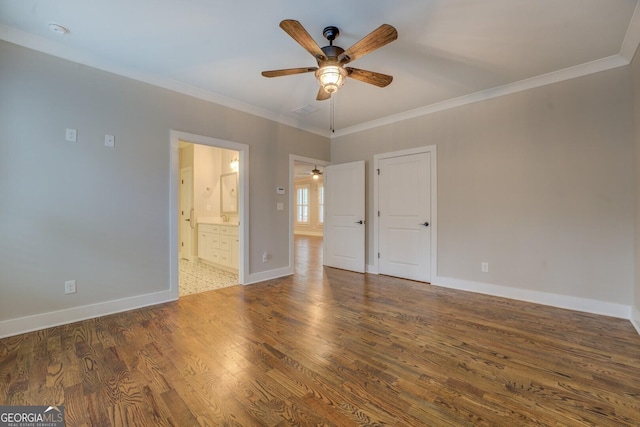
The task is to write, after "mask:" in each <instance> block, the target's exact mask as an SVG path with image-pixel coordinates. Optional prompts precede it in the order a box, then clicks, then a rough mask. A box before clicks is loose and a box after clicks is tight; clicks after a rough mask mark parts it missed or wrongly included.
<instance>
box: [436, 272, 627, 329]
mask: <svg viewBox="0 0 640 427" xmlns="http://www.w3.org/2000/svg"><path fill="white" fill-rule="evenodd" d="M432 284H433V285H435V286H442V287H445V288H452V289H459V290H462V291H469V292H477V293H480V294H486V295H492V296H497V297H503V298H510V299H515V300H520V301H527V302H533V303H536V304H542V305H548V306H551V307H558V308H566V309H569V310H576V311H583V312H586V313H593V314H601V315H604V316H611V317H617V318H620V319H631V306H629V305H624V304H617V303H612V302H606V301H598V300H594V299H588V298H580V297H572V296H567V295H558V294H552V293H548V292H539V291H534V290H531V289H517V288H511V287H508V286H500V285H492V284H488V283H480V282H472V281H468V280H461V279H454V278H451V277H441V276H439V277H436V278H435V280H434V281H433V283H432ZM636 329H637V326H636Z"/></svg>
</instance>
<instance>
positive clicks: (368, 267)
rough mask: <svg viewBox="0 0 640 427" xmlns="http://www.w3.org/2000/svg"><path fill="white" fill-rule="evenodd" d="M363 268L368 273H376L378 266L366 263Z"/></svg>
mask: <svg viewBox="0 0 640 427" xmlns="http://www.w3.org/2000/svg"><path fill="white" fill-rule="evenodd" d="M364 268H365V270H364V271H366V272H367V273H369V274H378V266H377V265H373V264H367V265H365V266H364Z"/></svg>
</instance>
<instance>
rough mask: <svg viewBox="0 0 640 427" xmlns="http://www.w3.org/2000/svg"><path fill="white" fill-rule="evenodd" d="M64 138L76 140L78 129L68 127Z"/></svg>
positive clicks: (71, 140) (70, 140)
mask: <svg viewBox="0 0 640 427" xmlns="http://www.w3.org/2000/svg"><path fill="white" fill-rule="evenodd" d="M65 139H66V140H67V141H69V142H77V141H78V130H77V129H68V128H67V130H66V134H65Z"/></svg>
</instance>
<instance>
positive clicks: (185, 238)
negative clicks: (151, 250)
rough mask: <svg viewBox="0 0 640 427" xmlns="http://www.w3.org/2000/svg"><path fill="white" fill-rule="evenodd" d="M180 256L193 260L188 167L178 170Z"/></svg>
mask: <svg viewBox="0 0 640 427" xmlns="http://www.w3.org/2000/svg"><path fill="white" fill-rule="evenodd" d="M178 220H179V221H180V248H179V252H180V258H183V259H188V260H189V261H192V260H193V233H194V228H195V223H194V222H195V218H194V215H193V171H192V169H191V168H190V167H187V168H182V169H181V170H180V213H179V215H178Z"/></svg>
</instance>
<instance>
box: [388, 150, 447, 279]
mask: <svg viewBox="0 0 640 427" xmlns="http://www.w3.org/2000/svg"><path fill="white" fill-rule="evenodd" d="M434 163H435V147H433V152H432V151H431V150H424V149H423V150H422V151H419V150H408V151H405V152H398V153H389V154H387V155H381V156H380V158H377V159H376V168H377V169H378V170H377V176H376V178H377V179H376V185H375V187H376V188H375V191H377V194H376V196H377V197H376V209H377V210H378V213H377V217H376V220H377V221H376V223H377V225H376V250H377V252H378V255H377V256H378V259H377V264H378V273H380V274H387V275H390V276H396V277H403V278H407V279H411V280H418V281H423V282H431V280H432V276H433V272H432V263H433V260H434V259H435V254H434V253H432V252H434V246H435V245H434V243H435V235H434V234H435V233H434V232H433V231H434V230H435V228H434V222H435V209H434V206H432V205H433V204H435V203H434V199H435V197H434V196H435V195H434V194H433V193H434V192H435V189H434V186H435V182H434V181H435V170H433V169H435V165H434Z"/></svg>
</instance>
